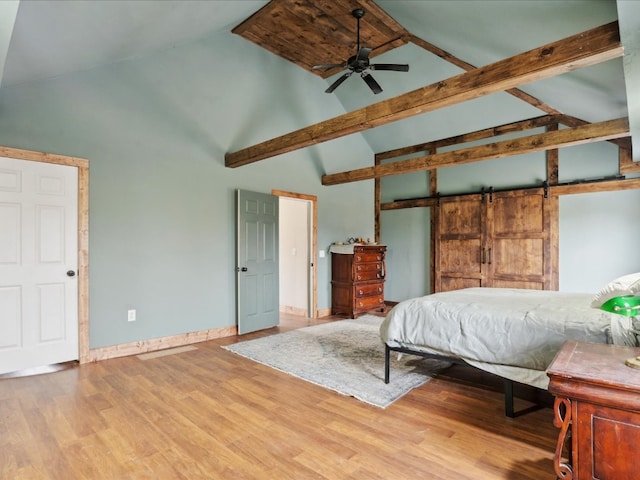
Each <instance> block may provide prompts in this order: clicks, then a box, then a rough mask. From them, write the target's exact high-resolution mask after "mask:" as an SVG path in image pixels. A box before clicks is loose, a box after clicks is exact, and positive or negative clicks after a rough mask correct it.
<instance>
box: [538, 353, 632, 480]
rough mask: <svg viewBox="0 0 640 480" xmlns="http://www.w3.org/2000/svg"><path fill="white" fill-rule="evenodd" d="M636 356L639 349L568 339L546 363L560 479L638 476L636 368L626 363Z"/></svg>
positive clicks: (614, 479) (627, 478) (620, 479)
mask: <svg viewBox="0 0 640 480" xmlns="http://www.w3.org/2000/svg"><path fill="white" fill-rule="evenodd" d="M638 355H640V348H633V347H624V346H618V345H607V344H596V343H585V342H576V341H568V342H566V343H565V344H564V345H563V347H562V349H561V350H560V351H559V352H558V354H557V355H556V357H555V359H554V360H553V362H552V363H551V365H549V368H548V369H547V375H549V378H550V383H549V392H550V393H552V394H553V395H555V396H556V400H555V403H554V413H555V419H554V425H555V426H557V427H559V428H560V435H559V437H558V443H557V445H556V451H555V455H554V468H555V472H556V475H558V477H559V478H561V479H567V480H585V479H592V480H638V479H640V370H638V369H635V368H631V367H628V366H626V365H625V360H626V359H627V358H630V357H636V356H638ZM565 445H566V446H567V449H568V451H569V452H568V460H565V459H564V458H563V449H564V448H565Z"/></svg>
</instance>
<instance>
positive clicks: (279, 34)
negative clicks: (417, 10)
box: [232, 0, 411, 78]
mask: <svg viewBox="0 0 640 480" xmlns="http://www.w3.org/2000/svg"><path fill="white" fill-rule="evenodd" d="M356 8H362V9H364V10H365V15H364V17H363V18H362V19H361V20H360V39H361V46H364V47H369V48H371V49H372V52H371V54H370V55H369V57H370V58H373V57H375V56H376V55H380V54H382V53H384V52H387V51H389V50H392V49H394V48H397V47H400V46H402V45H404V44H406V43H408V41H409V38H410V37H411V35H410V34H409V32H407V31H406V30H405V29H404V27H402V25H400V24H399V23H398V22H396V21H395V20H394V19H393V18H391V17H390V16H389V15H388V14H387V13H386V12H385V11H384V10H382V9H381V8H380V7H378V6H377V5H376V4H375V3H374V2H372V1H370V0H342V1H336V0H271V1H270V2H269V3H268V4H267V5H265V6H264V7H263V8H261V9H260V10H258V11H257V12H256V13H255V14H253V15H252V16H251V17H249V18H248V19H246V20H245V21H244V22H242V23H241V24H240V25H238V26H237V27H235V28H234V29H233V30H232V32H233V33H235V34H238V35H240V36H241V37H243V38H245V39H247V40H249V41H251V42H253V43H255V44H257V45H259V46H261V47H263V48H265V49H267V50H269V51H270V52H272V53H274V54H276V55H278V56H280V57H282V58H284V59H286V60H289V61H290V62H293V63H295V64H296V65H299V66H300V67H302V68H304V69H305V70H308V71H310V72H312V73H314V74H316V75H319V76H320V77H322V78H327V77H329V76H331V75H333V74H335V73H338V72H340V71H341V70H342V69H341V68H334V69H329V70H313V69H312V67H313V66H314V65H320V64H339V63H344V62H346V61H347V59H348V58H349V57H351V56H352V55H354V54H355V53H356V51H357V44H356V39H357V35H356V25H357V22H356V19H355V17H354V16H353V15H352V13H351V12H352V11H353V10H354V9H356Z"/></svg>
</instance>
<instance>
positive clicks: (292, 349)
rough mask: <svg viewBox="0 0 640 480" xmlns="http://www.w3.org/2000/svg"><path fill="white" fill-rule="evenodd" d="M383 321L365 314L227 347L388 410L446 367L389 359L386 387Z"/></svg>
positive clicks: (421, 360) (418, 359)
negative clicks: (388, 376) (389, 369)
mask: <svg viewBox="0 0 640 480" xmlns="http://www.w3.org/2000/svg"><path fill="white" fill-rule="evenodd" d="M382 320H383V319H382V318H381V317H376V316H373V315H364V316H362V317H360V318H358V319H355V320H338V321H334V322H330V323H323V324H321V325H315V326H312V327H306V328H301V329H298V330H292V331H289V332H285V333H279V334H276V335H270V336H268V337H262V338H257V339H255V340H247V341H245V342H239V343H234V344H232V345H225V346H223V348H225V349H227V350H230V351H232V352H234V353H237V354H238V355H242V356H243V357H246V358H249V359H251V360H254V361H256V362H259V363H262V364H264V365H267V366H269V367H272V368H275V369H277V370H280V371H282V372H285V373H288V374H290V375H293V376H295V377H298V378H301V379H303V380H306V381H308V382H311V383H314V384H316V385H320V386H322V387H325V388H328V389H330V390H334V391H336V392H338V393H341V394H343V395H349V396H352V397H355V398H357V399H358V400H361V401H363V402H366V403H369V404H371V405H374V406H376V407H380V408H386V407H387V406H389V405H391V404H392V403H393V402H394V401H396V400H397V399H399V398H400V397H402V396H403V395H405V394H406V393H408V392H410V391H411V390H412V389H414V388H416V387H419V386H420V385H423V384H424V383H426V382H428V381H429V380H430V379H431V378H432V377H433V376H434V375H436V374H437V372H438V371H440V370H442V369H444V368H446V367H448V366H449V365H450V364H449V363H447V362H442V361H438V360H433V359H425V358H422V357H417V356H414V355H404V356H402V357H401V358H398V357H397V356H396V355H392V361H391V381H390V383H389V384H385V383H384V344H383V343H382V341H381V340H380V334H379V328H380V324H381V323H382Z"/></svg>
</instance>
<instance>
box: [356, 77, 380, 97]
mask: <svg viewBox="0 0 640 480" xmlns="http://www.w3.org/2000/svg"><path fill="white" fill-rule="evenodd" d="M360 76H361V77H362V79H363V80H364V81H365V82H366V84H367V85H369V88H370V89H371V91H372V92H373V93H375V94H376V95H377V94H378V93H380V92H381V91H382V87H381V86H380V84H379V83H378V82H376V81H375V79H374V78H373V77H372V76H371V75H369V73H367V72H362V74H361V75H360Z"/></svg>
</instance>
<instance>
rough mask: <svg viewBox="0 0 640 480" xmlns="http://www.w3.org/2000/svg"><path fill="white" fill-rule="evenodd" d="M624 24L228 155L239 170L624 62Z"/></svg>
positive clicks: (577, 37) (502, 61)
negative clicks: (532, 84)
mask: <svg viewBox="0 0 640 480" xmlns="http://www.w3.org/2000/svg"><path fill="white" fill-rule="evenodd" d="M622 54H623V48H622V44H621V43H620V34H619V32H618V23H617V22H613V23H609V24H607V25H603V26H600V27H597V28H594V29H592V30H589V31H586V32H583V33H580V34H577V35H573V36H571V37H568V38H565V39H564V40H559V41H557V42H553V43H549V44H547V45H544V46H542V47H539V48H536V49H533V50H530V51H528V52H525V53H521V54H519V55H516V56H514V57H511V58H508V59H505V60H501V61H498V62H495V63H492V64H490V65H487V66H485V67H480V68H477V69H475V70H471V71H470V72H466V73H462V74H460V75H457V76H454V77H452V78H450V79H448V80H443V81H440V82H438V83H435V84H432V85H428V86H425V87H422V88H419V89H417V90H413V91H411V92H408V93H405V94H402V95H399V96H397V97H394V98H391V99H389V100H385V101H382V102H378V103H375V104H373V105H369V106H367V107H364V108H361V109H358V110H355V111H353V112H349V113H346V114H344V115H340V116H338V117H334V118H332V119H329V120H326V121H324V122H321V123H317V124H315V125H311V126H309V127H306V128H302V129H300V130H296V131H295V132H292V133H289V134H286V135H282V136H280V137H277V138H274V139H271V140H267V141H266V142H262V143H260V144H257V145H254V146H252V147H248V148H245V149H243V150H239V151H237V152H230V153H227V154H226V155H225V165H226V166H227V167H231V168H235V167H239V166H242V165H247V164H249V163H253V162H257V161H259V160H263V159H265V158H269V157H273V156H275V155H280V154H283V153H287V152H291V151H294V150H297V149H300V148H304V147H308V146H310V145H314V144H317V143H321V142H325V141H328V140H332V139H335V138H339V137H342V136H345V135H349V134H352V133H356V132H361V131H364V130H367V129H370V128H375V127H378V126H380V125H384V124H387V123H391V122H395V121H398V120H402V119H405V118H409V117H411V116H414V115H418V114H422V113H426V112H429V111H433V110H436V109H439V108H444V107H448V106H451V105H455V104H457V103H460V102H464V101H467V100H472V99H475V98H478V97H481V96H484V95H489V94H491V93H495V92H499V91H504V90H508V89H511V88H515V87H518V86H520V85H523V84H525V83H529V82H534V81H538V80H542V79H545V78H549V77H553V76H555V75H559V74H561V73H566V72H570V71H572V70H576V69H578V68H582V67H587V66H590V65H595V64H598V63H601V62H604V61H606V60H611V59H613V58H617V57H620V56H622Z"/></svg>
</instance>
